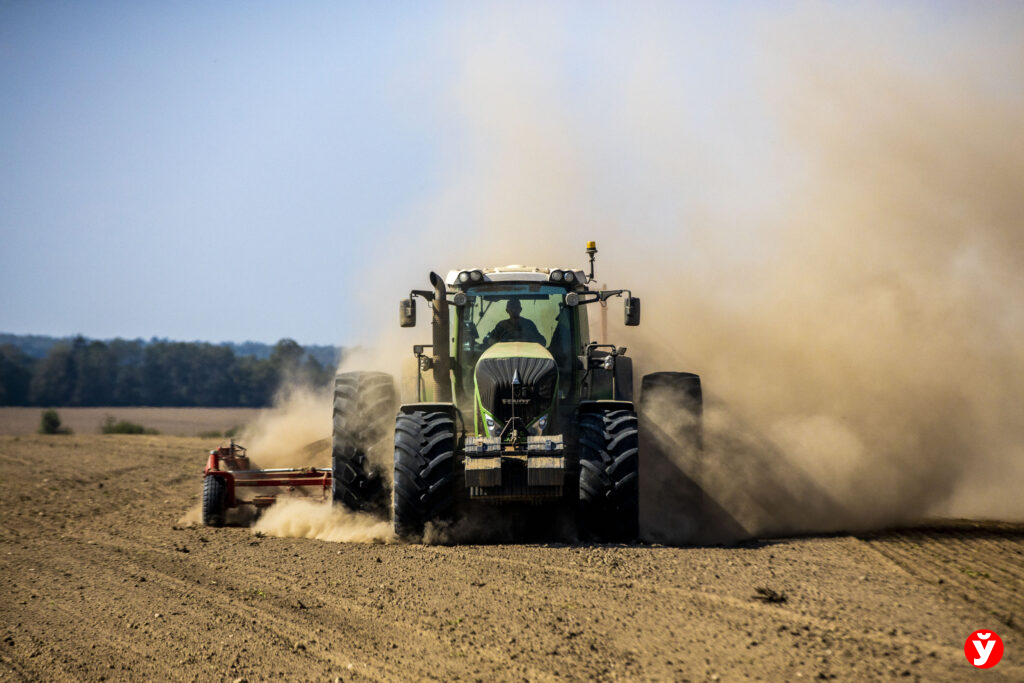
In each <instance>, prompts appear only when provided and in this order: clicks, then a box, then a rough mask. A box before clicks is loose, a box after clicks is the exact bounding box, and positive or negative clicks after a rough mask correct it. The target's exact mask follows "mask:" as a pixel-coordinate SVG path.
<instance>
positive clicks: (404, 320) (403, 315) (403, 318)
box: [398, 299, 416, 327]
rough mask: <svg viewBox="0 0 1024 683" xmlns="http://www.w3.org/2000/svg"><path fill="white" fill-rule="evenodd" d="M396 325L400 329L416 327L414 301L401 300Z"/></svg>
mask: <svg viewBox="0 0 1024 683" xmlns="http://www.w3.org/2000/svg"><path fill="white" fill-rule="evenodd" d="M398 324H399V325H401V326H402V327H416V300H415V299H402V300H401V301H400V302H399V304H398Z"/></svg>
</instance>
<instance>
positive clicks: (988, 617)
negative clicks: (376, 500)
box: [0, 435, 1024, 681]
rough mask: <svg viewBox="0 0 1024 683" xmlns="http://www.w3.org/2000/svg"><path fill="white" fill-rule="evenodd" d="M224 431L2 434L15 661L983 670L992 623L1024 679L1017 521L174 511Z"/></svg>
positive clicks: (259, 674)
mask: <svg viewBox="0 0 1024 683" xmlns="http://www.w3.org/2000/svg"><path fill="white" fill-rule="evenodd" d="M213 445H215V444H213V443H211V442H209V441H203V440H200V439H194V438H180V437H165V436H98V435H73V436H21V437H13V436H3V437H0V521H2V525H0V576H2V578H3V581H2V584H0V616H2V619H0V628H2V630H3V634H2V638H3V642H2V643H0V679H3V680H46V681H50V680H147V679H148V680H174V681H177V680H182V681H193V680H202V681H206V680H229V681H235V680H239V679H246V680H250V681H256V680H265V679H271V678H288V679H297V680H334V679H337V678H340V679H342V680H352V679H355V680H363V679H371V680H372V679H383V680H418V679H443V680H447V679H474V680H476V679H499V680H511V679H539V680H551V679H556V678H570V679H592V678H596V679H662V680H737V679H743V678H754V679H763V680H798V679H801V678H802V679H814V678H833V677H834V678H840V679H848V680H849V679H855V680H863V679H876V678H888V677H909V678H910V679H912V680H913V679H920V680H929V681H930V680H968V679H973V678H975V675H976V674H977V673H978V672H977V671H976V670H975V669H973V667H971V666H970V665H969V664H968V662H967V660H966V659H965V657H964V641H965V639H966V638H967V636H968V635H969V634H970V633H971V632H973V631H974V630H976V629H981V628H986V629H992V630H995V631H996V632H997V633H999V635H1000V636H1001V637H1002V639H1003V641H1004V643H1005V652H1006V654H1005V655H1004V657H1003V660H1002V661H1001V662H1000V663H999V664H998V665H997V666H996V667H995V668H993V669H990V670H989V671H987V672H986V674H985V675H986V677H987V679H989V680H1017V681H1019V680H1024V633H1022V625H1024V614H1022V608H1024V597H1022V595H1024V527H1021V526H1018V525H1011V524H998V523H989V524H972V523H944V524H933V525H931V526H924V527H920V528H915V529H908V530H907V529H905V530H899V531H893V532H886V533H879V534H872V535H864V536H859V537H858V536H850V535H835V536H819V537H807V538H796V539H776V540H771V541H760V542H753V543H748V544H745V545H740V546H737V547H730V548H719V547H697V548H670V547H660V546H647V545H637V546H593V545H562V544H530V545H487V546H480V545H473V546H456V547H447V546H425V545H408V544H369V543H368V544H359V543H348V544H342V543H330V542H324V541H318V540H310V539H305V538H276V537H260V536H257V535H254V534H253V533H252V532H251V531H250V530H249V529H244V528H224V529H208V528H202V527H190V526H187V525H185V524H182V523H180V522H179V520H180V518H181V517H182V515H183V514H184V513H185V512H186V511H187V510H189V509H190V508H192V507H193V506H194V505H195V504H196V502H197V501H198V493H199V490H200V483H201V481H200V472H201V469H202V465H203V463H204V455H203V453H204V451H205V450H207V449H208V448H210V447H211V446H213ZM759 588H760V589H769V592H768V593H767V594H768V595H774V596H776V598H775V599H776V600H779V601H778V602H770V601H766V600H763V599H759V598H758V597H757V596H758V595H759V594H758V592H757V591H758V589H759ZM770 591H774V593H771V592H770ZM760 597H762V598H763V597H765V595H761V596H760Z"/></svg>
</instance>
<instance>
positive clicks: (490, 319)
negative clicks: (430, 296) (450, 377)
mask: <svg viewBox="0 0 1024 683" xmlns="http://www.w3.org/2000/svg"><path fill="white" fill-rule="evenodd" d="M564 296H565V289H564V288H562V287H555V286H553V285H548V284H541V283H521V284H502V283H495V284H487V285H481V286H478V287H471V288H469V289H468V290H466V297H467V302H466V304H465V305H464V306H463V307H462V309H461V312H460V314H459V318H458V320H459V322H458V331H457V336H456V350H457V354H458V366H459V370H460V374H461V382H460V384H461V387H462V390H463V392H464V396H467V397H468V396H472V395H473V370H474V369H475V368H476V362H477V360H479V358H480V354H482V353H483V352H484V351H486V350H487V349H488V348H489V347H491V346H493V345H494V344H497V343H499V342H510V341H521V342H535V343H538V344H540V345H542V346H544V347H545V348H546V349H547V350H548V351H550V352H551V355H552V356H554V358H555V362H556V363H557V364H558V370H559V374H560V375H561V376H562V377H563V381H565V379H564V378H566V377H570V376H571V372H572V364H571V360H572V358H573V341H572V340H573V329H572V322H571V319H572V315H571V313H570V311H571V309H569V308H568V307H567V306H566V305H565V303H564V302H563V297H564ZM567 373H569V374H567Z"/></svg>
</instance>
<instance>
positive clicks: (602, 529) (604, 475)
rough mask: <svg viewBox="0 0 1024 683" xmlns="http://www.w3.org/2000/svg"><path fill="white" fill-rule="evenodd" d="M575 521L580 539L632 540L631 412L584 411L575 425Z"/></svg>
mask: <svg viewBox="0 0 1024 683" xmlns="http://www.w3.org/2000/svg"><path fill="white" fill-rule="evenodd" d="M579 439H580V449H579V453H580V482H579V483H580V493H579V506H578V508H577V513H578V516H577V520H578V526H579V530H580V532H581V534H582V535H583V537H584V538H587V539H589V540H593V541H617V542H629V541H633V540H635V539H636V537H637V531H638V525H639V522H638V509H639V498H638V496H639V489H638V483H639V469H638V468H639V442H638V430H637V417H636V413H634V412H633V411H632V410H606V411H594V412H587V413H583V414H582V415H581V416H580V422H579Z"/></svg>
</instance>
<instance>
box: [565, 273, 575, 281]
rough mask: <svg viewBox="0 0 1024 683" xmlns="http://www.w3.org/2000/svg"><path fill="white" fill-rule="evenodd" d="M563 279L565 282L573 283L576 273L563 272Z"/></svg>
mask: <svg viewBox="0 0 1024 683" xmlns="http://www.w3.org/2000/svg"><path fill="white" fill-rule="evenodd" d="M563 277H564V278H565V281H566V282H573V281H575V280H576V273H574V272H572V271H571V270H567V271H565V275H564V276H563Z"/></svg>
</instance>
